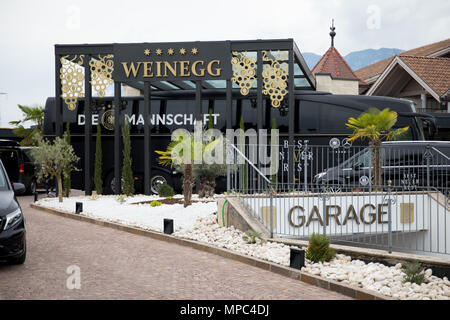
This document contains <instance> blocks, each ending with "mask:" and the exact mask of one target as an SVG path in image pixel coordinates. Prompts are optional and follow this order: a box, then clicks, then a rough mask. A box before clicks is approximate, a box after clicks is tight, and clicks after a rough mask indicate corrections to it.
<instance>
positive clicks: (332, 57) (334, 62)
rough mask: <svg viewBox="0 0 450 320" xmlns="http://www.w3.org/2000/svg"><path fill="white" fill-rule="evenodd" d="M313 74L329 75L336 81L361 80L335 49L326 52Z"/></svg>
mask: <svg viewBox="0 0 450 320" xmlns="http://www.w3.org/2000/svg"><path fill="white" fill-rule="evenodd" d="M311 72H312V73H313V74H314V75H316V74H318V73H327V74H330V75H331V77H333V78H335V79H336V78H338V79H359V78H358V77H357V76H356V75H355V73H354V72H353V70H352V68H350V66H349V65H348V64H347V62H345V60H344V58H343V57H342V56H341V54H340V53H339V52H338V51H337V50H336V48H334V47H331V48H330V49H328V50H327V52H325V54H324V55H323V56H322V58H320V60H319V62H317V64H316V65H315V67H314V68H313V69H312V70H311Z"/></svg>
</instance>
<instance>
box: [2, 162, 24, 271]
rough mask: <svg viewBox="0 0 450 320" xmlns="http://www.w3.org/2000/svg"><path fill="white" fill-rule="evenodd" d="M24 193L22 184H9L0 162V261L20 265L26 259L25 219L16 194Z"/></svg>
mask: <svg viewBox="0 0 450 320" xmlns="http://www.w3.org/2000/svg"><path fill="white" fill-rule="evenodd" d="M24 192H25V186H24V185H23V184H22V183H18V182H15V183H11V182H10V180H9V179H8V175H7V174H6V171H5V167H4V166H3V164H2V161H0V260H6V261H7V262H9V263H12V264H22V263H24V262H25V257H26V252H27V249H26V240H25V238H26V237H25V234H26V231H25V218H24V216H23V214H22V209H21V208H20V205H19V202H18V201H17V199H16V195H17V194H21V193H24Z"/></svg>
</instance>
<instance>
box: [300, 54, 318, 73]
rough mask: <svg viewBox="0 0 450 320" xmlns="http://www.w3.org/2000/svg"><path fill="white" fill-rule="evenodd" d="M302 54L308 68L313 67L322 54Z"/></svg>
mask: <svg viewBox="0 0 450 320" xmlns="http://www.w3.org/2000/svg"><path fill="white" fill-rule="evenodd" d="M302 56H303V59H305V62H306V64H307V65H308V67H309V69H312V68H314V66H315V65H316V64H317V62H319V60H320V58H322V56H320V55H318V54H315V53H312V52H303V53H302Z"/></svg>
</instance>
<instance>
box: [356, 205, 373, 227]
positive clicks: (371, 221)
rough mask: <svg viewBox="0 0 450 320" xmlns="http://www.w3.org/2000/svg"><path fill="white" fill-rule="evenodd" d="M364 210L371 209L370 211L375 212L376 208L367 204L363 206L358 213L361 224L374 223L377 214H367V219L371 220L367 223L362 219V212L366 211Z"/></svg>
mask: <svg viewBox="0 0 450 320" xmlns="http://www.w3.org/2000/svg"><path fill="white" fill-rule="evenodd" d="M366 208H371V209H373V210H376V208H375V206H374V205H373V204H370V203H368V204H365V205H364V206H363V207H362V208H361V211H360V213H359V215H360V217H361V221H362V222H364V223H365V224H372V223H374V222H375V219H376V216H377V214H376V212H371V213H369V217H371V219H370V221H369V222H367V221H366V219H365V218H364V210H366Z"/></svg>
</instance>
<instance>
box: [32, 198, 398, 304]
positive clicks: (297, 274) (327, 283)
mask: <svg viewBox="0 0 450 320" xmlns="http://www.w3.org/2000/svg"><path fill="white" fill-rule="evenodd" d="M30 207H31V208H33V209H37V210H40V211H44V212H47V213H51V214H55V215H58V216H62V217H66V218H70V219H74V220H79V221H84V222H89V223H93V224H96V225H100V226H104V227H109V228H113V229H117V230H121V231H125V232H129V233H133V234H136V235H142V236H146V237H149V238H153V239H157V240H161V241H166V242H169V243H175V244H178V245H182V246H187V247H191V248H193V249H197V250H201V251H204V252H209V253H212V254H215V255H218V256H221V257H223V258H227V259H232V260H235V261H239V262H242V263H245V264H248V265H251V266H254V267H257V268H261V269H264V270H267V271H270V272H275V273H277V274H279V275H282V276H285V277H289V278H292V279H297V280H300V281H303V282H306V283H308V284H311V285H314V286H317V287H321V288H324V289H327V290H330V291H334V292H338V293H340V294H343V295H346V296H348V297H351V298H354V299H357V300H393V299H391V298H390V297H387V296H384V295H380V294H378V293H376V292H374V291H370V290H365V289H362V288H357V287H354V286H349V285H345V284H342V283H339V282H338V281H334V280H328V279H324V278H322V277H319V276H315V275H311V274H307V273H304V272H301V271H300V270H297V269H293V268H290V267H284V266H281V265H278V264H276V263H272V262H269V261H265V260H261V259H257V258H254V257H250V256H246V255H242V254H239V253H236V252H233V251H231V250H228V249H223V248H219V247H215V246H211V245H208V244H204V243H200V242H196V241H192V240H187V239H181V238H177V237H174V236H172V235H167V234H164V233H161V232H157V231H150V230H144V229H139V228H135V227H129V226H124V225H121V224H118V223H114V222H109V221H102V220H97V219H94V218H91V217H87V216H83V215H79V214H74V213H70V212H65V211H59V210H56V209H51V208H46V207H43V206H40V205H36V204H34V203H32V204H30Z"/></svg>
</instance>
